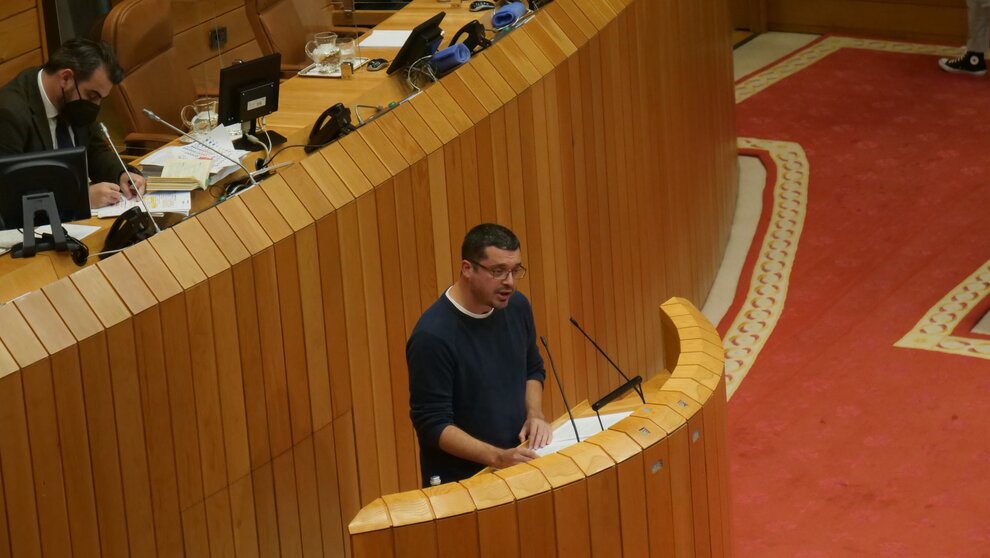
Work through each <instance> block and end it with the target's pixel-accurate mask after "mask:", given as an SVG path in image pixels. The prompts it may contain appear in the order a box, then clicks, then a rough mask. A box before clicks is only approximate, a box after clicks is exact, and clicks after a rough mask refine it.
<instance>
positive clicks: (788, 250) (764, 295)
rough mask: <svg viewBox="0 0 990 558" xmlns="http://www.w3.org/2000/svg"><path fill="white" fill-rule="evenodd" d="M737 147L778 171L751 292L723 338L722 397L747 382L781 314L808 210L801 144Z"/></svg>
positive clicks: (758, 142) (743, 143) (743, 141)
mask: <svg viewBox="0 0 990 558" xmlns="http://www.w3.org/2000/svg"><path fill="white" fill-rule="evenodd" d="M738 145H739V149H754V150H761V151H766V152H767V153H768V155H769V157H770V160H771V161H772V162H773V165H774V166H775V167H776V170H777V172H776V181H775V183H774V185H773V194H772V197H771V200H772V201H771V207H770V208H764V211H768V210H769V211H771V213H770V215H769V219H770V221H769V223H768V226H767V232H766V234H765V235H764V236H763V240H762V245H761V246H760V251H759V253H758V254H757V255H756V261H755V263H754V264H753V273H752V277H750V280H749V290H748V291H747V293H746V296H745V299H744V300H743V302H742V306H741V307H740V308H739V312H737V313H736V316H735V318H734V319H733V321H732V325H730V326H729V328H728V329H727V330H726V332H725V335H724V336H723V339H722V346H723V347H724V348H725V377H726V380H725V381H726V384H725V387H726V395H727V396H729V397H731V396H732V394H733V393H734V392H735V390H736V388H738V387H739V385H740V384H741V383H742V381H743V379H745V378H746V374H748V373H749V370H750V368H752V366H753V363H754V362H756V357H757V356H759V354H760V351H761V350H762V349H763V346H764V345H765V344H766V342H767V339H769V337H770V334H771V333H773V330H774V328H775V327H776V325H777V322H778V320H780V316H781V314H783V311H784V302H785V300H786V299H787V285H788V282H789V281H790V276H791V270H792V269H793V268H794V258H795V256H796V255H797V249H798V241H799V240H800V239H801V231H802V229H803V228H804V218H805V215H806V214H807V207H808V176H809V170H810V169H809V167H808V158H807V156H806V155H805V153H804V149H802V148H801V146H800V145H798V144H796V143H793V142H786V141H771V140H762V139H754V138H739V140H738Z"/></svg>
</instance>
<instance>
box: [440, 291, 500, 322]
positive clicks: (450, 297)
mask: <svg viewBox="0 0 990 558" xmlns="http://www.w3.org/2000/svg"><path fill="white" fill-rule="evenodd" d="M453 288H454V286H453V285H451V286H449V287H447V290H446V291H444V293H443V294H444V295H445V296H446V297H447V300H449V301H450V303H451V304H453V305H454V308H457V309H458V310H460V311H461V312H462V313H464V314H465V315H468V316H471V317H472V318H474V319H476V320H483V319H485V318H487V317H488V316H491V315H492V312H494V311H495V309H494V308H492V309H491V310H489V311H487V312H485V313H484V314H475V313H474V312H472V311H470V310H468V309H467V308H465V307H463V306H461V305H460V304H458V303H457V301H456V300H454V297H452V296H450V289H453Z"/></svg>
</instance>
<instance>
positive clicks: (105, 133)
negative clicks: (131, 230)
mask: <svg viewBox="0 0 990 558" xmlns="http://www.w3.org/2000/svg"><path fill="white" fill-rule="evenodd" d="M99 124H100V130H101V131H102V132H103V137H105V138H106V139H107V145H108V146H109V147H110V151H112V152H113V154H114V155H116V156H117V162H119V163H120V167H121V168H122V169H124V172H125V173H127V180H130V181H131V188H133V189H134V194H135V195H136V196H137V198H138V201H140V202H141V207H143V208H144V212H145V213H147V214H148V219H151V224H152V225H154V226H155V233H156V234H157V233H160V232H162V230H161V229H160V228H158V223H157V222H156V221H155V218H154V217H152V216H151V211H148V204H146V203H144V196H142V195H141V189H140V188H138V187H137V182H134V177H133V176H132V175H131V169H129V168H127V165H125V164H124V160H123V159H121V158H120V153H117V149H116V148H115V147H114V146H113V140H112V139H111V138H110V131H109V130H107V126H106V124H104V123H102V122H100V123H99Z"/></svg>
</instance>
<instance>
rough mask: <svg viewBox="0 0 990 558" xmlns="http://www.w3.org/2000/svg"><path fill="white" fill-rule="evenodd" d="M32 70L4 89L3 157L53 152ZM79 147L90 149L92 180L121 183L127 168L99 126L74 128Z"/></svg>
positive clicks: (0, 97) (0, 95) (0, 117)
mask: <svg viewBox="0 0 990 558" xmlns="http://www.w3.org/2000/svg"><path fill="white" fill-rule="evenodd" d="M40 69H41V68H40V67H34V68H28V69H27V70H24V71H23V72H21V73H20V74H18V75H17V77H15V78H14V79H13V80H11V82H10V83H8V84H7V85H5V86H4V87H3V89H0V155H15V154H19V153H34V152H36V151H51V150H52V149H54V146H53V145H52V134H51V129H50V128H49V127H48V117H47V116H46V115H45V104H44V102H43V101H42V100H41V91H39V90H38V70H40ZM72 133H73V134H74V135H75V139H76V145H77V146H83V145H85V146H86V158H87V159H88V161H89V178H90V180H92V181H93V182H114V183H116V182H118V181H119V179H120V175H121V173H122V172H123V169H121V168H120V162H118V161H117V157H116V156H115V155H114V154H113V152H111V151H110V148H109V147H107V144H106V142H105V141H103V137H102V134H101V133H100V129H99V127H98V126H97V125H96V124H93V125H91V126H83V127H80V128H76V127H73V128H72Z"/></svg>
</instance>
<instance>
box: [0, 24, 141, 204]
mask: <svg viewBox="0 0 990 558" xmlns="http://www.w3.org/2000/svg"><path fill="white" fill-rule="evenodd" d="M122 78H123V70H121V69H120V66H119V65H118V64H117V58H116V56H114V53H113V50H112V49H111V48H110V45H107V44H106V43H96V42H93V41H89V40H86V39H72V40H70V41H67V42H66V43H65V44H64V45H62V47H61V48H59V49H58V50H56V51H55V52H54V53H52V55H51V57H50V58H49V59H48V62H47V63H46V64H45V65H44V66H42V67H40V68H38V67H34V68H28V69H27V70H24V71H23V72H21V73H20V74H18V75H17V77H15V78H14V79H13V80H11V82H10V83H8V84H7V85H5V86H4V87H3V89H0V155H16V154H21V153H34V152H36V151H52V150H54V149H66V148H71V147H76V146H83V145H85V146H86V159H87V161H88V163H89V177H90V179H91V180H92V182H93V183H92V184H91V185H90V187H89V205H90V207H92V208H97V207H103V206H106V205H112V204H115V203H117V202H118V201H120V196H121V194H123V195H124V196H126V197H128V198H131V197H133V196H134V193H133V190H132V188H131V187H130V186H129V183H130V181H129V180H128V177H127V173H125V172H124V170H123V169H122V168H120V162H119V161H117V158H116V157H115V156H114V154H113V153H112V152H111V151H110V148H109V147H107V144H106V142H105V141H104V138H103V135H102V134H101V133H100V130H99V128H98V126H97V124H96V117H97V115H98V114H99V112H100V104H101V103H102V102H103V100H104V99H106V97H107V95H109V94H110V90H111V89H113V86H114V85H115V84H117V83H120V80H121V79H122ZM132 173H133V176H134V180H135V182H137V184H136V185H135V186H137V187H138V188H140V189H141V190H142V191H143V190H144V177H143V176H141V175H140V174H139V173H137V171H136V170H133V169H132Z"/></svg>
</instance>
